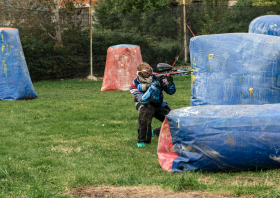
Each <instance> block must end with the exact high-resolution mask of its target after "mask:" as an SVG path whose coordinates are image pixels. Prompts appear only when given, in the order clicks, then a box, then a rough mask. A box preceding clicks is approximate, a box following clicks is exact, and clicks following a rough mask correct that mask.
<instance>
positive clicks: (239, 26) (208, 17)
mask: <svg viewBox="0 0 280 198" xmlns="http://www.w3.org/2000/svg"><path fill="white" fill-rule="evenodd" d="M187 12H188V13H189V15H188V17H187V21H188V23H189V24H190V25H191V28H192V31H193V32H194V34H195V35H205V34H220V33H235V32H248V27H249V24H250V23H251V21H252V20H254V19H255V18H257V17H259V16H261V15H267V14H280V12H279V9H278V7H252V6H251V7H249V6H233V7H231V8H230V9H228V7H227V6H223V5H221V6H213V5H196V6H195V5H193V6H189V7H187Z"/></svg>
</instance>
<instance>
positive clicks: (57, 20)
mask: <svg viewBox="0 0 280 198" xmlns="http://www.w3.org/2000/svg"><path fill="white" fill-rule="evenodd" d="M54 1H55V20H56V28H55V31H56V39H57V43H58V45H62V38H61V26H60V18H59V6H60V2H61V0H54Z"/></svg>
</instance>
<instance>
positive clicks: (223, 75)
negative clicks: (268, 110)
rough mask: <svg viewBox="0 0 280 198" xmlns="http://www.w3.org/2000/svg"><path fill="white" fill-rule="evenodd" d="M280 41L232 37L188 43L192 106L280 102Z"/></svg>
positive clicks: (200, 38) (259, 36)
mask: <svg viewBox="0 0 280 198" xmlns="http://www.w3.org/2000/svg"><path fill="white" fill-rule="evenodd" d="M279 43H280V37H277V36H269V35H263V34H248V33H232V34H216V35H204V36H197V37H194V38H192V39H191V41H190V56H191V65H192V68H193V75H192V97H191V106H199V105H238V104H255V105H262V104H272V103H279V102H280V76H279V75H280V45H279Z"/></svg>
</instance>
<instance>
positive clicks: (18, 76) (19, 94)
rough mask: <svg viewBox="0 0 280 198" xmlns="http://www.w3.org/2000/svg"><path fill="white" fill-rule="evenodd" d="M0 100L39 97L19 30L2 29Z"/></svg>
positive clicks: (0, 31) (0, 45)
mask: <svg viewBox="0 0 280 198" xmlns="http://www.w3.org/2000/svg"><path fill="white" fill-rule="evenodd" d="M0 50H1V51H0V64H1V65H0V66H1V68H0V100H19V99H32V98H35V97H37V94H36V92H35V90H34V87H33V84H32V81H31V78H30V75H29V71H28V68H27V65H26V61H25V57H24V54H23V50H22V46H21V43H20V38H19V34H18V30H17V29H13V28H3V29H2V28H0Z"/></svg>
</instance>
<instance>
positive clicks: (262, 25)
mask: <svg viewBox="0 0 280 198" xmlns="http://www.w3.org/2000/svg"><path fill="white" fill-rule="evenodd" d="M249 33H256V34H267V35H272V36H280V16H279V15H264V16H260V17H258V18H255V19H254V20H253V21H252V22H251V23H250V25H249Z"/></svg>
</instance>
